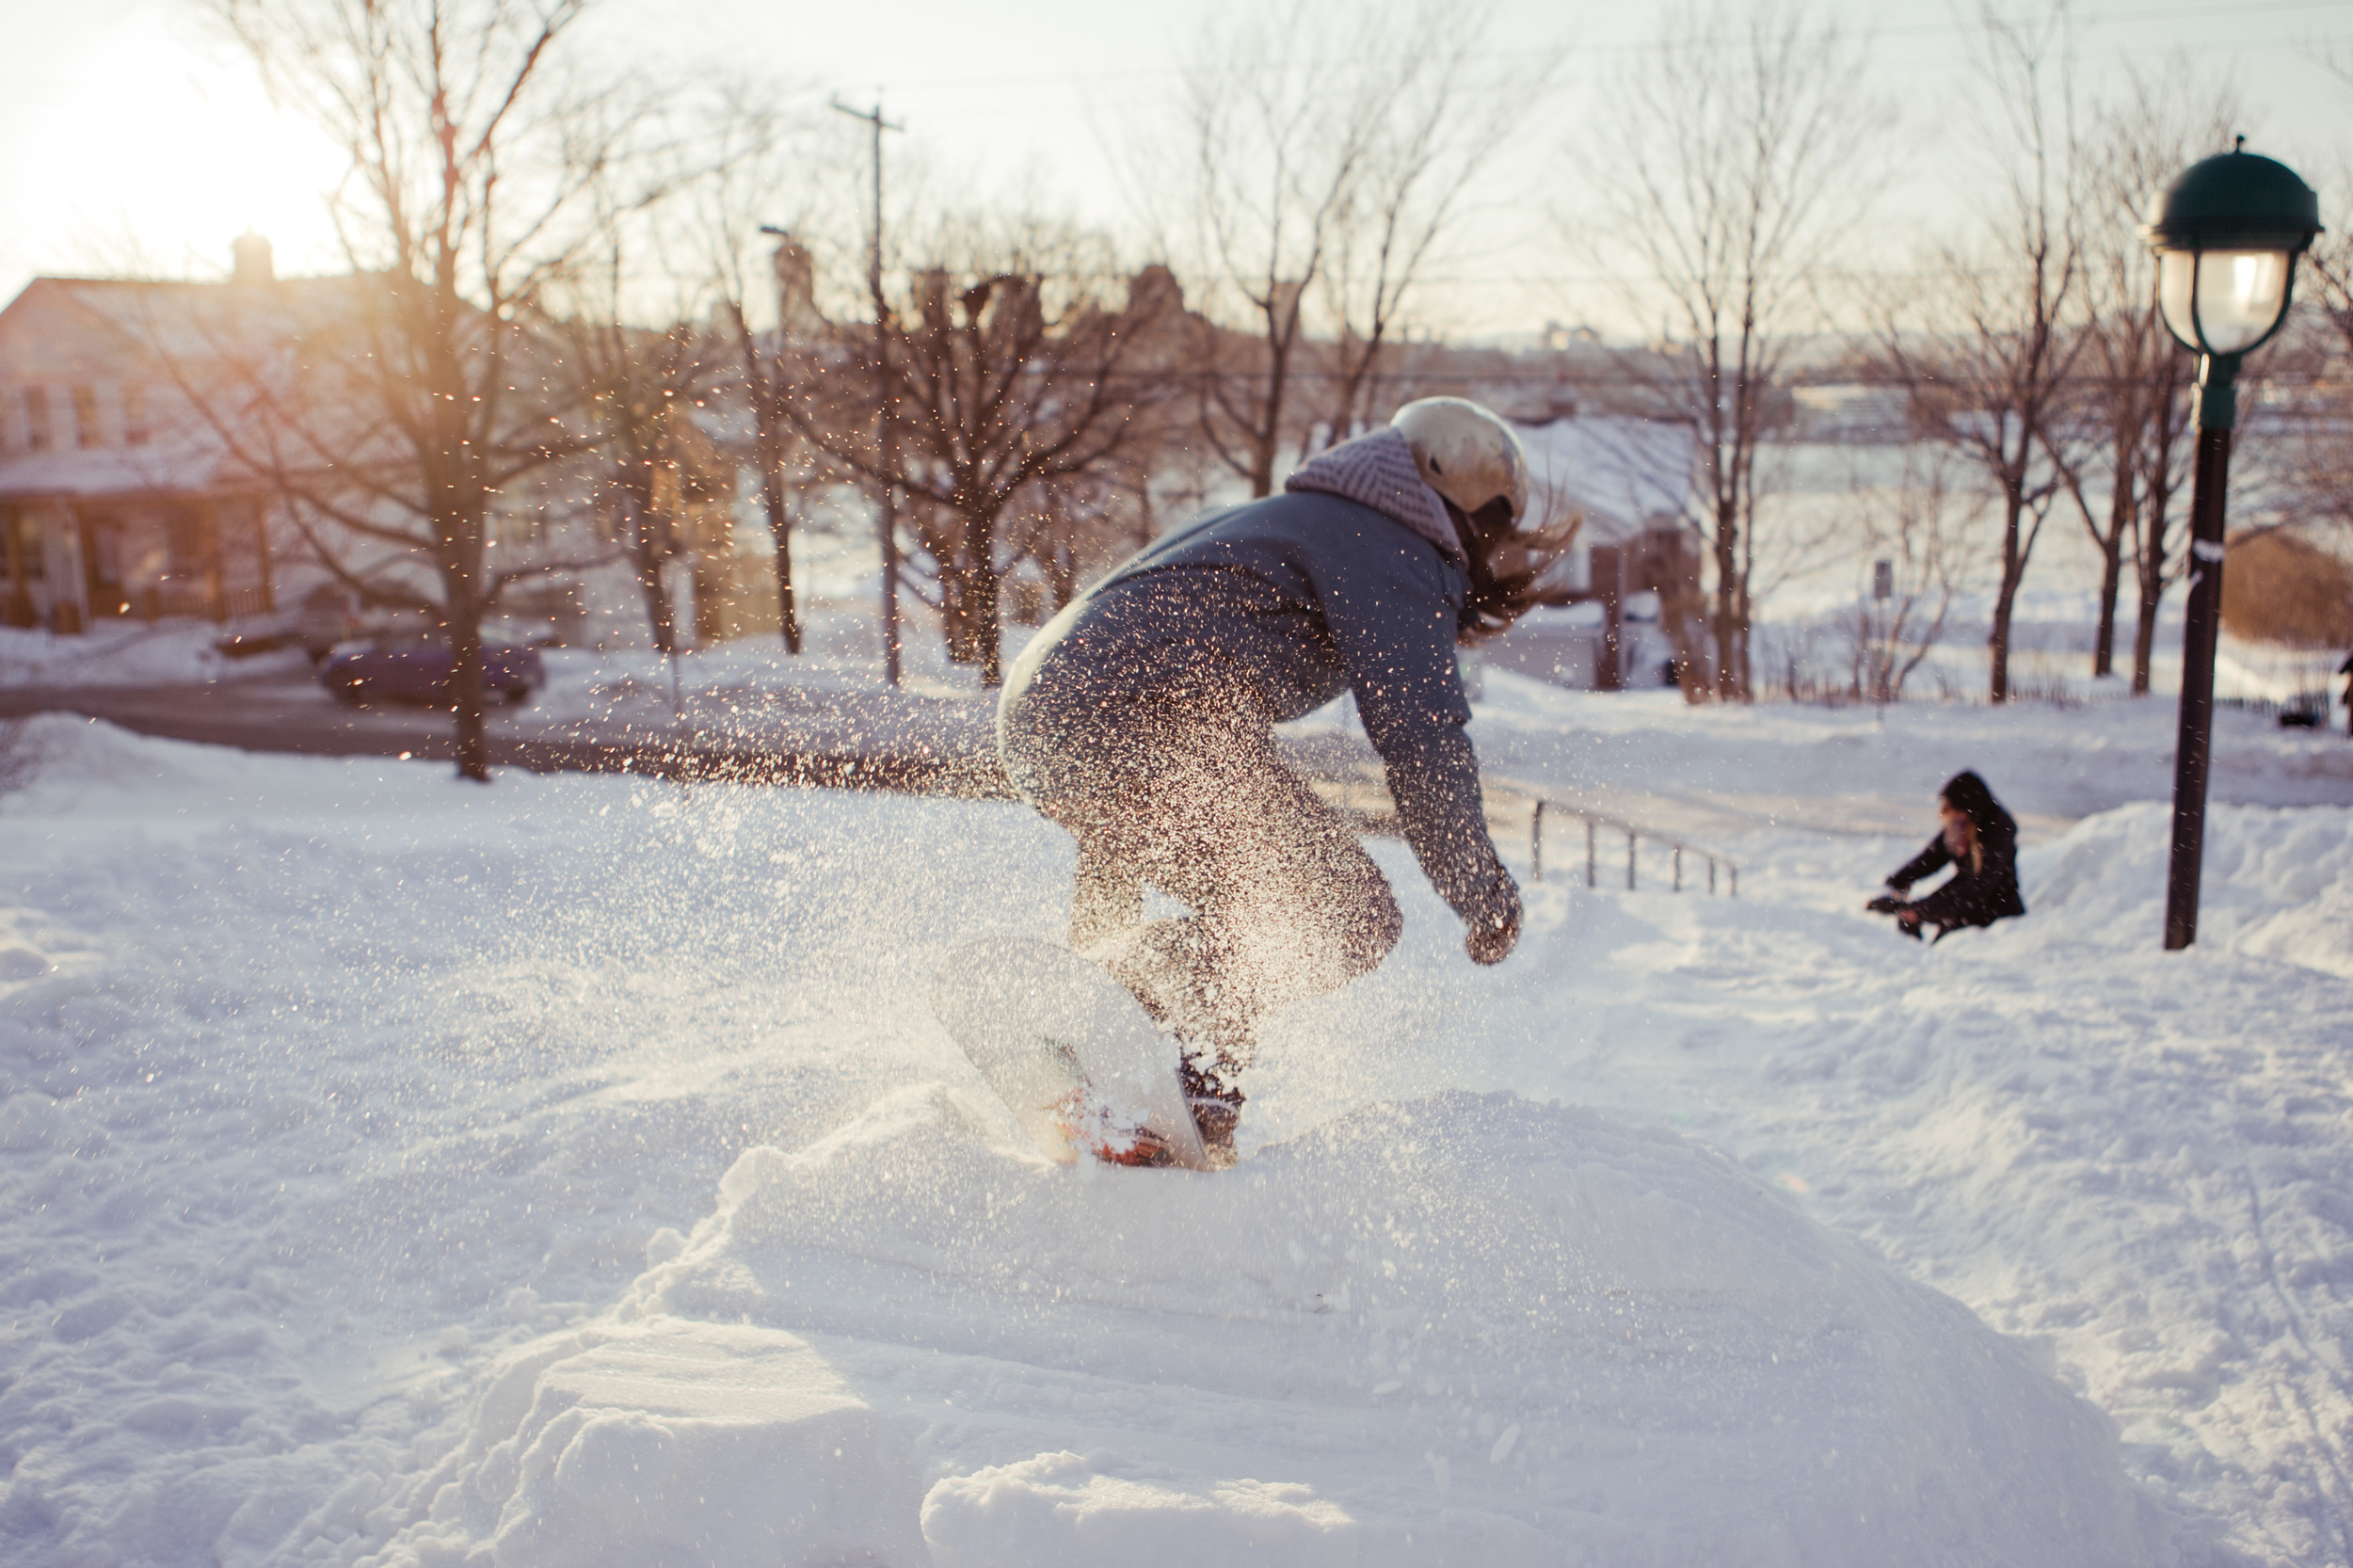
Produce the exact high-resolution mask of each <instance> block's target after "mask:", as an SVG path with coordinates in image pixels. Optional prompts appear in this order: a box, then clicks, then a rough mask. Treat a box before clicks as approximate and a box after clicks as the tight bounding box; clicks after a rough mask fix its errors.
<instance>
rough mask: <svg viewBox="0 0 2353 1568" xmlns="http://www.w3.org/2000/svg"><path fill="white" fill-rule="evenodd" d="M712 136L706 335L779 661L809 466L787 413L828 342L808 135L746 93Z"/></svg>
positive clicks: (770, 96) (792, 646) (706, 190)
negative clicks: (751, 513) (742, 465)
mask: <svg viewBox="0 0 2353 1568" xmlns="http://www.w3.org/2000/svg"><path fill="white" fill-rule="evenodd" d="M711 135H712V141H713V142H714V144H715V145H714V148H713V152H714V156H713V158H712V174H711V177H710V178H709V179H708V180H707V181H705V182H704V183H703V184H701V186H700V187H699V188H698V190H697V193H696V198H697V200H696V206H697V209H698V212H697V219H698V227H699V228H700V229H701V231H702V237H703V241H704V245H705V248H706V249H707V250H708V252H709V260H708V270H709V271H710V272H711V274H712V279H713V280H714V285H715V288H716V291H717V295H718V306H717V310H716V312H714V314H715V318H716V327H717V328H718V331H719V332H720V334H721V336H722V337H723V338H724V339H725V346H726V348H727V350H728V353H729V356H730V357H731V359H732V360H733V361H734V366H735V377H736V379H737V381H738V383H739V390H740V393H741V396H742V399H743V403H744V409H745V411H746V413H747V414H748V416H749V420H750V424H751V454H750V455H751V458H752V468H753V471H754V472H755V473H756V474H757V475H758V477H759V480H760V505H761V508H762V510H763V512H764V514H765V516H766V518H767V521H768V533H769V537H770V539H771V541H772V543H773V545H774V553H775V560H776V618H777V627H778V631H779V633H780V635H781V636H782V638H783V640H784V648H785V651H786V652H787V653H795V654H796V653H798V652H800V651H801V617H800V605H799V601H798V596H797V594H796V592H795V589H794V584H793V579H792V531H793V528H794V525H795V516H794V508H793V500H794V497H795V494H796V493H797V492H799V491H802V490H804V489H806V488H807V483H806V482H807V480H808V477H809V474H808V470H810V469H811V468H813V467H815V466H817V465H815V464H814V463H813V462H812V461H811V457H812V454H811V453H810V451H809V449H808V445H807V443H806V442H804V441H802V440H800V438H799V437H798V435H797V434H796V433H795V430H794V426H793V424H792V416H791V413H790V406H791V404H792V399H793V397H794V394H795V388H796V386H797V384H798V382H799V380H800V378H801V377H802V376H806V375H809V374H813V373H814V367H815V364H816V362H817V359H818V356H819V354H820V353H821V351H822V349H823V347H824V342H825V339H826V336H827V333H828V331H829V328H828V326H827V324H826V322H825V320H824V317H823V315H821V314H820V313H819V311H818V306H817V299H816V285H817V269H816V264H815V261H814V259H813V257H812V255H811V253H810V250H809V248H808V231H809V230H810V228H811V227H812V226H813V225H814V224H816V223H817V222H819V221H822V219H821V216H820V213H819V198H818V191H817V187H816V186H815V185H813V184H810V183H809V182H808V180H807V178H806V174H807V171H808V168H810V166H811V164H812V163H813V162H814V161H816V159H815V148H816V142H815V135H814V131H813V128H812V127H811V126H810V125H809V124H808V123H806V122H805V120H804V117H802V116H801V115H799V114H798V113H797V112H795V111H794V110H793V109H792V108H790V107H784V108H780V107H778V106H777V104H776V93H775V89H774V88H769V87H766V86H765V85H760V84H752V83H735V84H731V85H729V86H728V87H727V88H725V89H724V90H723V91H722V93H721V97H720V102H719V105H718V117H717V122H716V124H715V126H714V127H713V129H712V133H711ZM770 240H773V242H774V243H773V245H771V244H769V243H768V242H769V241H770ZM755 257H757V258H758V260H757V261H755V259H754V258H755ZM760 263H765V265H764V266H762V265H760ZM760 272H766V273H767V274H768V275H769V276H768V278H767V279H766V280H765V286H766V288H767V289H768V290H770V291H772V293H771V295H770V297H771V298H772V299H773V302H774V306H775V311H776V320H775V325H774V326H773V327H772V328H769V329H768V330H766V331H764V332H763V331H760V330H757V329H755V328H754V326H753V316H752V312H753V311H754V310H756V309H757V308H758V306H757V304H756V297H757V296H758V295H759V293H760V288H759V287H758V286H756V285H755V283H754V279H755V277H756V276H757V275H758V274H759V273H760ZM796 476H797V477H798V479H799V480H800V481H801V482H799V483H796Z"/></svg>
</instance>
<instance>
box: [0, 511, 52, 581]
mask: <svg viewBox="0 0 2353 1568" xmlns="http://www.w3.org/2000/svg"><path fill="white" fill-rule="evenodd" d="M0 519H5V520H7V522H8V533H9V539H8V544H9V546H10V549H9V551H8V553H9V555H10V556H11V557H12V558H13V559H14V560H15V562H16V565H17V569H18V570H19V571H21V572H23V573H24V576H23V578H22V579H20V581H21V582H24V583H43V582H46V581H48V578H49V552H48V550H47V548H46V547H45V546H44V545H43V544H42V542H41V537H40V518H38V517H36V516H35V515H34V514H33V513H31V512H28V511H24V510H23V509H21V508H18V507H13V506H11V507H8V508H5V509H0Z"/></svg>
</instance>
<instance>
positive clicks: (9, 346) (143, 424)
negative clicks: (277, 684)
mask: <svg viewBox="0 0 2353 1568" xmlns="http://www.w3.org/2000/svg"><path fill="white" fill-rule="evenodd" d="M345 281H346V282H347V280H345ZM317 286H319V285H318V283H317V282H316V281H315V280H306V281H305V282H303V283H301V284H285V283H277V282H274V281H273V280H272V279H271V278H270V264H269V252H268V244H267V242H266V241H264V240H262V239H260V238H259V237H258V236H253V235H248V236H247V237H246V238H245V239H244V240H241V241H239V243H238V253H237V268H236V274H235V276H234V277H233V278H232V280H231V281H229V282H226V283H179V282H136V281H122V280H104V279H81V278H37V279H35V280H33V281H32V282H31V283H29V284H27V285H26V286H25V289H24V293H22V294H20V295H18V296H17V297H16V299H15V300H14V301H13V302H11V303H10V304H9V306H8V309H7V310H5V311H0V542H4V543H5V546H6V553H5V563H4V564H5V569H6V573H7V575H6V579H5V582H0V619H5V621H6V622H7V623H8V624H10V625H15V626H35V625H40V626H47V627H49V628H51V629H53V630H56V631H59V632H78V631H81V630H83V629H84V628H86V627H88V625H89V624H90V623H92V622H93V621H99V620H105V619H108V618H114V617H123V616H139V617H144V618H148V619H153V618H155V617H157V616H190V615H194V616H211V617H212V618H214V619H216V620H218V619H225V618H227V617H229V616H236V615H246V614H254V613H259V612H264V611H267V610H270V609H272V608H274V607H275V606H276V604H277V602H278V600H279V599H280V595H281V594H282V593H283V592H284V591H285V590H286V588H287V586H288V584H285V583H283V582H281V581H280V566H281V563H280V560H279V558H278V557H279V553H280V552H279V551H278V549H277V548H275V547H274V546H273V542H272V539H271V529H270V526H269V515H270V497H269V494H268V489H267V487H265V486H264V485H263V484H262V483H261V482H260V481H259V479H258V478H257V477H256V476H255V475H253V474H251V473H249V472H242V471H240V469H239V468H238V466H237V465H236V464H235V463H233V462H232V460H231V458H230V456H229V453H228V450H227V446H226V444H225V443H224V442H223V441H222V440H220V439H219V437H218V435H217V434H216V432H215V431H213V430H212V429H210V428H209V427H208V426H207V425H206V424H205V421H204V419H203V417H202V416H201V414H200V410H199V408H198V407H197V405H196V404H195V402H194V401H192V400H191V399H190V398H189V397H188V396H187V395H186V392H185V391H184V387H183V385H182V381H181V376H182V375H184V366H182V367H181V368H180V370H179V371H178V372H175V367H174V364H173V363H172V362H169V361H172V360H198V359H200V358H202V356H203V351H204V349H205V346H206V344H208V342H212V341H216V340H218V339H221V338H225V337H228V336H233V335H237V334H240V333H242V332H244V331H246V330H248V328H249V326H250V318H251V315H252V313H253V312H254V311H255V310H256V309H263V310H266V307H264V306H262V304H261V301H262V300H264V298H266V297H267V296H270V295H272V294H273V293H275V292H276V291H279V290H284V289H289V288H293V289H313V288H316V287H317ZM159 344H162V345H165V346H166V347H167V348H168V353H166V352H159V349H158V345H159Z"/></svg>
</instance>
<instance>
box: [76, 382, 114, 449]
mask: <svg viewBox="0 0 2353 1568" xmlns="http://www.w3.org/2000/svg"><path fill="white" fill-rule="evenodd" d="M73 444H74V445H76V446H85V447H88V446H104V445H105V444H106V433H105V431H104V430H102V429H100V428H99V426H98V389H97V388H96V387H76V388H74V389H73Z"/></svg>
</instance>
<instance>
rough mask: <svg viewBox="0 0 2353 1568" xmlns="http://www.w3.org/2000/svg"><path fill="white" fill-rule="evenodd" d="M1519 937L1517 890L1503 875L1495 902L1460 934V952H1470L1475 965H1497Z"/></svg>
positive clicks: (1518, 896) (1506, 955)
mask: <svg viewBox="0 0 2353 1568" xmlns="http://www.w3.org/2000/svg"><path fill="white" fill-rule="evenodd" d="M1519 940H1520V890H1519V888H1518V886H1517V885H1516V884H1514V883H1513V881H1512V879H1511V878H1509V877H1506V878H1504V879H1503V889H1502V892H1501V895H1500V896H1499V897H1498V898H1497V900H1496V901H1495V904H1494V905H1493V906H1492V907H1491V908H1489V909H1487V910H1485V911H1483V912H1482V913H1481V915H1480V916H1479V918H1478V919H1477V920H1472V921H1471V922H1470V929H1469V930H1468V931H1466V932H1465V933H1464V934H1463V951H1464V952H1467V953H1469V954H1470V961H1471V962H1472V963H1474V964H1482V965H1483V964H1500V963H1502V962H1503V961H1504V960H1505V959H1506V958H1509V957H1510V956H1511V955H1512V950H1513V948H1515V947H1517V946H1518V945H1519Z"/></svg>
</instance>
